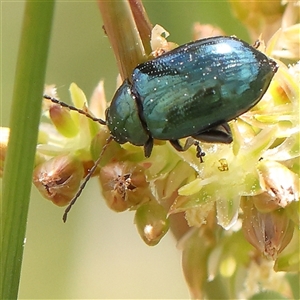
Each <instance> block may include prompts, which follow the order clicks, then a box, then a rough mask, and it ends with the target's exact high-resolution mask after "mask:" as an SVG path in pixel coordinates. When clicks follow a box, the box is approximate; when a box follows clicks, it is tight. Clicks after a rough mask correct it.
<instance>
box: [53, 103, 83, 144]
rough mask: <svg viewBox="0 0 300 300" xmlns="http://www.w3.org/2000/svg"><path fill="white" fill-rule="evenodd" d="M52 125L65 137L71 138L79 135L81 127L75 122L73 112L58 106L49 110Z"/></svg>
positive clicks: (54, 105)
mask: <svg viewBox="0 0 300 300" xmlns="http://www.w3.org/2000/svg"><path fill="white" fill-rule="evenodd" d="M49 114H50V118H51V121H52V123H53V124H54V126H55V127H56V129H57V131H58V132H59V133H60V134H62V135H63V136H65V137H68V138H71V137H74V136H76V135H77V134H78V132H79V127H78V126H77V124H76V123H75V122H74V121H73V119H72V116H71V112H70V111H69V110H68V109H67V108H65V107H61V106H60V105H58V104H53V105H51V106H50V108H49Z"/></svg>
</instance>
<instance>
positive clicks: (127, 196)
mask: <svg viewBox="0 0 300 300" xmlns="http://www.w3.org/2000/svg"><path fill="white" fill-rule="evenodd" d="M144 171H145V170H144V168H143V167H141V166H139V165H135V164H133V163H129V162H127V163H124V162H114V163H110V164H107V165H106V166H104V167H103V168H101V170H100V175H99V182H100V185H101V187H102V193H103V196H104V198H105V200H106V203H107V205H108V206H109V207H110V208H111V209H112V210H115V211H117V212H121V211H124V210H126V209H128V208H131V207H134V206H136V205H137V204H139V203H141V202H143V201H147V200H148V199H149V197H151V193H150V190H149V187H148V183H147V182H146V178H145V174H144Z"/></svg>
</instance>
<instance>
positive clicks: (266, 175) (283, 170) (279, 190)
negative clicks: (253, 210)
mask: <svg viewBox="0 0 300 300" xmlns="http://www.w3.org/2000/svg"><path fill="white" fill-rule="evenodd" d="M257 168H258V171H259V173H260V184H261V186H262V188H263V189H264V190H265V191H266V193H267V195H264V196H263V197H262V196H260V195H259V196H260V197H259V198H260V200H261V201H260V202H259V201H257V199H256V201H255V203H256V207H257V208H258V209H259V210H261V211H264V210H267V211H268V210H270V209H269V208H270V206H271V208H272V207H274V208H280V207H286V206H287V205H288V204H289V203H291V202H292V201H299V178H298V176H297V175H296V174H295V173H293V172H292V171H290V170H289V169H288V168H287V167H285V166H284V165H282V164H281V163H278V162H276V161H267V160H263V161H261V162H260V163H259V165H258V167H257ZM276 206H277V207H276Z"/></svg>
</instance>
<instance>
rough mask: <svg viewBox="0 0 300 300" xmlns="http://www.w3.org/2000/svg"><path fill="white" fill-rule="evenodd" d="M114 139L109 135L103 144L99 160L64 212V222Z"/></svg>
mask: <svg viewBox="0 0 300 300" xmlns="http://www.w3.org/2000/svg"><path fill="white" fill-rule="evenodd" d="M112 140H113V137H112V136H109V137H108V139H107V140H106V144H105V145H104V146H103V148H102V150H101V152H100V154H99V157H98V158H97V160H96V161H95V163H94V165H93V166H92V168H91V169H90V170H89V172H88V174H87V175H86V176H85V177H84V180H83V182H82V184H81V185H80V187H79V190H78V191H77V193H76V195H75V196H74V197H73V198H72V200H71V202H70V203H69V205H68V206H67V208H66V209H65V212H64V214H63V218H62V219H63V221H64V223H66V221H67V217H68V213H69V211H70V210H71V208H72V206H73V205H74V204H75V202H76V201H77V199H78V197H79V196H80V195H81V193H82V191H83V189H84V188H85V186H86V184H87V182H88V181H89V180H90V178H91V176H92V175H93V174H94V172H95V170H96V168H97V167H98V164H99V162H100V159H101V158H102V156H103V154H104V152H105V150H106V149H107V146H108V145H109V143H110V142H111V141H112Z"/></svg>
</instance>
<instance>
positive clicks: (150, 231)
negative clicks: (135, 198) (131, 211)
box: [134, 201, 169, 246]
mask: <svg viewBox="0 0 300 300" xmlns="http://www.w3.org/2000/svg"><path fill="white" fill-rule="evenodd" d="M134 221H135V224H136V227H137V229H138V232H139V234H140V236H141V238H142V239H143V240H144V242H145V243H146V244H147V245H149V246H155V245H156V244H158V242H159V241H160V240H161V239H162V237H163V236H164V235H165V234H166V233H167V231H168V230H169V220H168V218H167V212H166V210H165V209H164V208H163V207H162V206H161V205H160V204H158V203H157V202H156V201H150V202H147V203H144V204H142V205H141V206H140V207H139V208H138V209H137V211H136V213H135V218H134Z"/></svg>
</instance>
